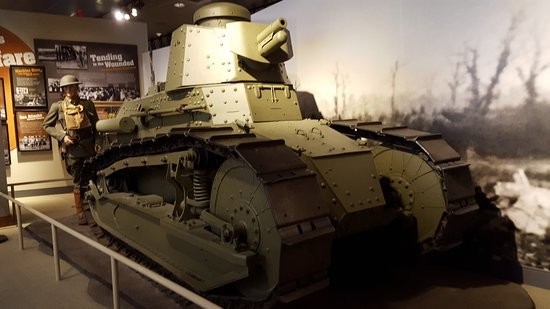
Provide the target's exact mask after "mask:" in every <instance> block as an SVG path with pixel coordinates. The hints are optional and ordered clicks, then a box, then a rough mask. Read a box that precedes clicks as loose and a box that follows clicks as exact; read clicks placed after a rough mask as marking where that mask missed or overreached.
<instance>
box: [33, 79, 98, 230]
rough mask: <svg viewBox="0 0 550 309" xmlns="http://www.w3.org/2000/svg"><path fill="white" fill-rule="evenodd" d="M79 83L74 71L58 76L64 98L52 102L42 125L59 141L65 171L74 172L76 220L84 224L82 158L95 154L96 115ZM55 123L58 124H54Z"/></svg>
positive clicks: (91, 103)
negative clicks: (81, 179) (84, 98)
mask: <svg viewBox="0 0 550 309" xmlns="http://www.w3.org/2000/svg"><path fill="white" fill-rule="evenodd" d="M79 84H81V82H80V81H79V80H78V79H77V78H76V77H75V76H74V75H65V76H63V77H61V80H60V87H61V89H62V91H63V100H61V101H58V102H55V103H53V104H52V106H51V107H50V111H49V112H48V115H46V118H45V119H44V123H43V127H44V130H46V132H48V134H49V135H50V136H52V137H53V138H55V139H57V140H58V141H59V147H60V150H61V157H62V158H64V160H65V167H66V168H67V172H68V173H69V174H70V175H71V176H73V184H74V200H75V208H76V214H77V217H78V224H80V225H86V224H87V223H88V222H87V220H86V216H85V215H84V211H83V208H82V198H83V196H82V194H81V192H82V191H81V183H80V176H81V174H80V172H81V170H82V166H83V164H84V161H86V159H88V158H89V157H92V156H94V155H95V154H96V143H95V140H96V135H97V131H96V128H95V125H96V123H97V121H98V116H97V111H96V109H95V106H94V103H93V102H92V101H89V100H83V99H80V97H79V95H78V91H79V88H78V85H79ZM57 124H59V126H57V127H56V125H57Z"/></svg>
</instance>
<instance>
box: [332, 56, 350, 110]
mask: <svg viewBox="0 0 550 309" xmlns="http://www.w3.org/2000/svg"><path fill="white" fill-rule="evenodd" d="M332 77H333V78H334V87H335V89H334V90H335V91H334V99H333V100H334V101H333V103H334V119H342V114H343V113H344V112H345V111H346V98H347V93H346V83H347V75H342V73H341V72H340V67H339V66H338V64H336V71H334V72H333V73H332Z"/></svg>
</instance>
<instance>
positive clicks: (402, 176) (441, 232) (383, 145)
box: [330, 120, 479, 249]
mask: <svg viewBox="0 0 550 309" xmlns="http://www.w3.org/2000/svg"><path fill="white" fill-rule="evenodd" d="M330 126H331V127H332V128H333V129H335V130H337V131H339V132H340V133H342V134H345V135H347V136H348V137H350V138H354V139H359V140H361V139H363V140H364V141H365V142H367V143H368V142H371V141H374V144H373V146H374V150H373V152H374V153H375V165H376V168H377V169H378V172H379V173H380V176H381V177H382V178H385V179H386V180H387V183H388V184H387V186H388V187H387V188H391V190H393V191H396V192H397V195H398V199H399V200H400V201H399V202H400V204H401V207H402V210H403V211H404V213H406V214H410V215H413V216H415V217H416V219H417V221H418V226H419V235H418V236H419V240H420V241H430V242H431V245H433V246H434V248H436V249H444V248H449V247H452V246H456V245H458V244H460V242H461V239H462V238H463V234H464V233H466V232H468V231H469V230H470V229H471V228H472V226H473V225H474V224H475V215H476V214H477V210H478V208H479V207H478V205H477V203H476V201H475V188H474V184H473V181H472V177H471V174H470V170H469V164H467V163H465V162H463V161H462V160H461V157H460V154H459V153H458V152H456V151H455V150H454V149H453V148H452V147H451V146H449V144H448V143H447V142H446V141H445V140H444V139H443V138H442V137H441V135H440V134H433V133H429V132H424V131H419V130H414V129H410V128H408V127H406V126H390V125H384V124H382V123H381V122H357V121H356V120H342V121H334V122H332V123H331V125H330ZM434 217H440V220H432V219H433V218H434ZM424 218H429V219H424ZM437 222H439V223H437Z"/></svg>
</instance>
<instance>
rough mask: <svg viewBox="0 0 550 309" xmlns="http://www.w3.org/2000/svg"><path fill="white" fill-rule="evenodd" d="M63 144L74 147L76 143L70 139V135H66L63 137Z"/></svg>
mask: <svg viewBox="0 0 550 309" xmlns="http://www.w3.org/2000/svg"><path fill="white" fill-rule="evenodd" d="M63 143H64V144H65V145H72V144H74V141H73V139H72V138H70V137H69V136H68V135H65V136H64V137H63Z"/></svg>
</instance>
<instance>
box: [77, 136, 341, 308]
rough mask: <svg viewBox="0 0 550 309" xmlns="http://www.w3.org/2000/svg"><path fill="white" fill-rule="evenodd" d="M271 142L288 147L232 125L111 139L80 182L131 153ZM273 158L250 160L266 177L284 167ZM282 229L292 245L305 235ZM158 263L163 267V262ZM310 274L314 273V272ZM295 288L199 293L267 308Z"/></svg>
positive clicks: (228, 152)
mask: <svg viewBox="0 0 550 309" xmlns="http://www.w3.org/2000/svg"><path fill="white" fill-rule="evenodd" d="M270 145H275V146H282V147H285V148H286V146H284V140H270V139H266V138H260V137H257V136H256V135H254V134H249V133H240V132H237V131H235V130H234V128H233V127H224V128H205V129H188V128H185V129H181V128H178V129H173V130H172V131H170V132H169V133H166V134H159V135H157V136H155V137H154V138H143V139H133V140H131V141H130V142H128V143H112V144H111V145H110V146H109V147H108V148H107V149H105V150H104V151H103V152H102V153H101V154H98V155H97V156H95V157H93V158H91V159H89V160H87V161H86V162H85V164H84V167H83V170H82V182H81V184H82V186H84V187H86V186H87V183H88V182H89V181H90V180H93V179H95V177H97V175H96V174H97V172H98V171H101V170H103V169H106V168H107V167H109V166H110V165H112V164H113V163H115V162H117V161H120V160H123V159H124V158H128V157H137V156H147V155H158V154H162V153H170V152H176V151H183V150H187V149H189V148H194V149H202V150H206V151H207V152H210V153H213V154H215V155H218V156H220V157H221V158H224V159H228V158H236V157H239V156H240V157H241V158H243V157H246V156H247V155H246V153H247V152H249V153H250V152H257V151H259V149H261V148H262V147H267V148H266V149H265V150H263V151H264V152H265V151H266V150H269V146H270ZM260 151H261V150H260ZM243 153H244V155H243ZM295 158H296V160H297V161H298V162H300V163H299V164H303V163H302V162H301V161H300V160H299V159H298V158H297V156H296V157H295ZM283 159H284V158H283ZM249 161H250V160H249ZM274 161H275V160H272V161H270V162H268V163H269V164H264V165H262V162H249V163H250V164H251V165H252V166H253V167H254V168H255V169H256V170H260V171H261V170H262V169H265V170H267V171H265V170H264V171H263V172H265V174H266V175H268V176H266V177H275V176H272V174H273V173H274V172H275V174H277V171H279V170H282V168H283V167H282V166H281V165H280V164H273V163H274ZM285 161H288V160H281V161H280V162H283V163H284V162H285ZM283 163H281V164H283ZM299 173H300V172H299ZM302 173H306V174H311V176H312V178H311V179H312V180H313V181H314V179H315V178H314V173H313V172H311V171H309V170H307V169H306V166H305V164H304V167H303V172H302ZM291 174H292V175H294V176H287V177H296V175H295V173H294V172H291ZM277 177H281V176H280V174H279V175H277ZM298 177H299V175H298ZM285 217H286V215H285ZM316 220H317V221H316V222H315V224H317V231H313V233H319V234H321V233H323V231H324V233H325V234H326V238H327V239H331V235H332V233H333V231H334V228H333V227H332V225H331V224H330V220H329V219H328V217H324V218H320V219H316ZM325 221H326V222H325ZM290 227H293V226H289V228H290ZM282 229H284V230H285V232H283V234H284V237H283V239H282V241H283V243H285V241H286V242H287V243H290V244H291V246H292V243H293V242H294V243H299V242H300V241H301V239H303V236H304V235H298V237H296V236H295V235H293V234H292V231H291V230H289V229H288V228H286V227H283V228H282ZM298 229H300V228H298ZM106 233H108V232H106ZM109 234H110V233H109ZM111 237H114V238H115V239H117V238H116V236H114V235H111ZM285 237H286V238H285ZM322 237H325V236H322ZM323 239H324V238H323ZM306 241H307V238H306ZM117 242H118V243H120V246H121V247H125V248H126V249H125V250H126V251H128V252H132V254H130V257H132V256H134V257H135V256H139V257H140V259H141V260H147V261H152V260H151V259H149V258H148V257H147V256H145V255H143V254H141V253H139V251H137V250H135V249H133V248H132V247H130V246H128V245H126V244H125V243H124V242H123V241H121V240H118V241H117ZM320 242H323V241H320ZM313 246H314V247H315V248H314V249H317V248H319V243H316V244H314V245H313ZM321 246H324V245H321ZM329 248H330V244H329ZM296 250H298V249H296ZM321 250H322V249H321ZM298 251H299V250H298ZM329 251H330V249H329ZM295 254H296V253H293V252H292V251H291V253H290V254H289V256H291V257H294V256H295ZM285 260H286V261H287V262H286V263H290V262H291V261H294V262H296V261H295V259H294V258H289V257H287V258H286V259H285ZM320 260H322V259H320ZM146 264H148V265H149V264H151V263H150V262H147V263H146ZM155 264H156V263H155ZM298 264H299V263H298ZM157 265H158V264H157ZM159 267H161V268H163V267H162V266H160V265H159ZM286 267H287V268H292V267H291V266H290V267H289V265H286ZM281 268H283V266H281ZM162 273H163V274H166V275H167V276H168V277H169V278H172V279H177V278H175V276H173V275H169V274H170V272H169V271H163V272H162ZM298 273H299V271H298ZM309 276H311V274H310V275H309ZM325 276H326V273H325ZM316 277H317V275H316ZM311 280H319V279H315V278H311ZM175 281H176V282H182V281H181V280H175ZM325 281H326V282H327V283H326V284H327V285H328V281H327V280H325ZM182 285H183V286H186V287H189V288H190V289H191V290H194V291H196V292H197V290H196V289H193V288H192V287H190V286H189V285H188V284H182ZM306 287H307V286H306ZM293 288H295V286H293V285H290V287H288V288H287V287H286V286H284V285H283V286H280V287H279V288H277V289H276V290H275V291H274V292H273V293H272V294H271V295H270V296H269V298H267V299H265V300H257V299H248V298H246V297H241V296H236V297H234V296H226V295H222V294H220V295H215V294H214V295H210V294H209V292H207V293H200V294H201V295H203V296H204V297H205V298H208V299H211V300H212V301H213V302H216V303H218V304H223V306H224V307H225V306H226V305H230V306H231V307H233V306H235V305H236V306H237V307H242V306H243V304H245V306H246V307H247V308H249V307H253V308H264V307H271V306H272V304H274V303H275V302H278V301H283V302H287V301H292V299H293V297H295V296H296V295H291V294H292V293H290V294H287V293H289V292H292V289H293ZM287 295H289V296H287ZM285 297H287V299H286V300H285ZM298 297H299V296H298Z"/></svg>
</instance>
